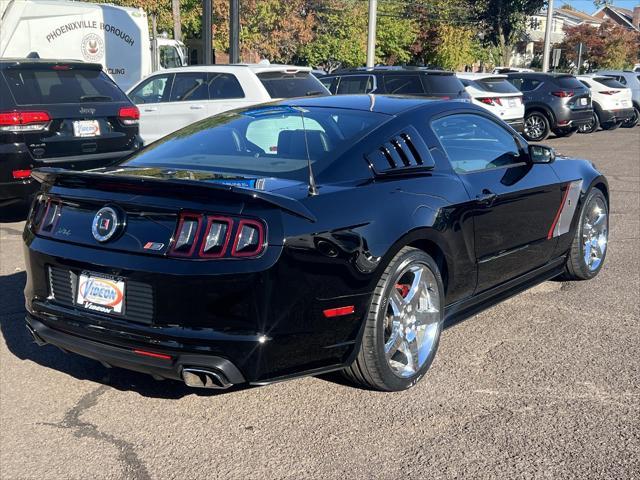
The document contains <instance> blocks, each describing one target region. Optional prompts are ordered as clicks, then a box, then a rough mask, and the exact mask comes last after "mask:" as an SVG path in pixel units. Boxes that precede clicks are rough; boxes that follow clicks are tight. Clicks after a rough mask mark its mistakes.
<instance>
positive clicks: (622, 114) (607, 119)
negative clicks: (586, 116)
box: [598, 108, 634, 124]
mask: <svg viewBox="0 0 640 480" xmlns="http://www.w3.org/2000/svg"><path fill="white" fill-rule="evenodd" d="M598 115H599V116H600V123H604V124H607V123H618V122H624V121H625V120H627V119H629V118H631V117H633V115H634V110H633V108H623V109H620V110H601V111H599V112H598Z"/></svg>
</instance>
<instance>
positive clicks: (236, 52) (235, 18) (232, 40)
mask: <svg viewBox="0 0 640 480" xmlns="http://www.w3.org/2000/svg"><path fill="white" fill-rule="evenodd" d="M229 12H230V13H231V17H230V18H229V63H240V0H229Z"/></svg>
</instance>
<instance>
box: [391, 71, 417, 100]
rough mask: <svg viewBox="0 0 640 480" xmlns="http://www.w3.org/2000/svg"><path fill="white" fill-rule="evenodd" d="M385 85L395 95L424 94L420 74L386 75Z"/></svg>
mask: <svg viewBox="0 0 640 480" xmlns="http://www.w3.org/2000/svg"><path fill="white" fill-rule="evenodd" d="M384 86H385V88H386V89H387V93H390V94H393V95H424V88H423V87H422V83H421V82H420V75H385V76H384Z"/></svg>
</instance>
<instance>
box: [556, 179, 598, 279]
mask: <svg viewBox="0 0 640 480" xmlns="http://www.w3.org/2000/svg"><path fill="white" fill-rule="evenodd" d="M594 199H599V200H600V201H601V202H602V204H603V205H604V206H605V208H606V212H605V214H606V217H605V222H606V224H605V228H606V232H607V233H606V235H607V238H608V232H609V204H608V202H607V199H606V198H605V196H604V194H603V193H602V191H601V190H599V189H597V188H592V189H591V190H590V191H589V193H588V194H587V196H586V198H585V200H584V203H583V204H582V207H581V209H580V217H578V225H577V226H576V231H575V234H574V237H573V242H572V243H571V248H570V250H569V254H568V256H567V263H566V265H565V272H564V274H563V275H562V278H563V279H564V280H589V279H591V278H593V277H595V276H596V275H598V273H599V272H600V270H601V269H602V266H603V265H604V262H605V259H606V256H607V248H605V249H604V253H603V255H602V258H601V260H600V263H599V264H598V266H597V268H595V269H591V268H589V266H588V265H587V263H586V261H585V258H584V257H585V247H584V244H583V235H584V233H585V232H584V231H583V229H584V220H585V215H587V214H588V213H589V212H588V209H589V206H590V205H591V204H592V202H593V201H594Z"/></svg>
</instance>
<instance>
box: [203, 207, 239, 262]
mask: <svg viewBox="0 0 640 480" xmlns="http://www.w3.org/2000/svg"><path fill="white" fill-rule="evenodd" d="M232 226H233V222H232V221H231V219H229V218H226V217H209V218H208V219H207V227H206V228H205V235H204V239H203V240H202V246H201V247H200V256H201V257H221V256H223V255H224V254H225V252H226V251H227V246H228V245H229V238H230V237H231V227H232Z"/></svg>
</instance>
